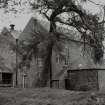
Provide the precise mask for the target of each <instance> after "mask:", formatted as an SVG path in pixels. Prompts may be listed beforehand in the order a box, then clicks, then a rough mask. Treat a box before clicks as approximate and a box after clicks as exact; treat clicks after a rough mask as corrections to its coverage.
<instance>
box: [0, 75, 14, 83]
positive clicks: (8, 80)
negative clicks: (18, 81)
mask: <svg viewBox="0 0 105 105" xmlns="http://www.w3.org/2000/svg"><path fill="white" fill-rule="evenodd" d="M2 83H3V84H11V83H12V73H2Z"/></svg>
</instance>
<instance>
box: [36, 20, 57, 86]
mask: <svg viewBox="0 0 105 105" xmlns="http://www.w3.org/2000/svg"><path fill="white" fill-rule="evenodd" d="M55 27H56V26H55V23H54V22H50V31H49V32H50V33H52V32H53V31H54V29H55ZM49 40H50V39H49ZM52 50H53V41H52V40H50V41H49V44H48V46H47V48H46V51H47V54H46V57H44V64H43V70H42V73H41V79H39V80H38V82H37V85H38V86H39V87H46V86H47V83H48V81H50V87H52Z"/></svg>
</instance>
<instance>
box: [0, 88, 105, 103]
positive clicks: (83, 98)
mask: <svg viewBox="0 0 105 105" xmlns="http://www.w3.org/2000/svg"><path fill="white" fill-rule="evenodd" d="M104 99H105V94H104V92H75V91H68V90H63V89H49V88H38V89H31V88H30V89H20V88H0V105H105V101H104Z"/></svg>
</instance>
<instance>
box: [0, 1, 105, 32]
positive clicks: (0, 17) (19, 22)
mask: <svg viewBox="0 0 105 105" xmlns="http://www.w3.org/2000/svg"><path fill="white" fill-rule="evenodd" d="M17 1H18V0H17ZM23 1H25V0H23ZM92 1H94V2H95V3H97V4H102V5H104V4H105V0H92ZM83 6H84V8H85V9H86V10H87V11H89V12H91V13H94V14H96V13H99V12H101V11H102V8H100V6H97V5H95V4H93V3H91V2H87V3H86V4H85V3H84V4H83ZM16 8H17V9H20V11H22V12H21V13H20V12H19V13H18V14H15V15H14V14H13V13H11V12H10V13H4V9H0V30H1V29H2V28H3V27H4V26H6V27H8V26H9V25H10V24H11V23H12V24H15V25H16V26H15V28H16V29H17V30H23V28H24V27H25V25H26V24H27V22H28V20H29V19H30V17H31V16H32V15H33V13H32V12H30V11H29V10H30V7H29V5H28V4H24V3H23V5H22V6H21V7H20V6H19V7H16ZM23 9H24V11H23ZM34 16H36V17H38V18H39V17H40V16H39V15H37V14H36V15H34ZM40 19H41V17H40Z"/></svg>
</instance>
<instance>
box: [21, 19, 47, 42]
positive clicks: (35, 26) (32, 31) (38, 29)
mask: <svg viewBox="0 0 105 105" xmlns="http://www.w3.org/2000/svg"><path fill="white" fill-rule="evenodd" d="M45 27H46V26H45ZM45 27H43V26H42V25H41V24H40V22H39V21H38V20H37V19H35V18H34V17H32V18H31V19H30V20H29V22H28V23H27V25H26V27H25V28H24V30H23V32H22V33H21V34H20V36H19V40H20V41H22V40H31V39H33V36H35V35H37V34H46V33H48V31H47V29H46V28H45Z"/></svg>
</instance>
